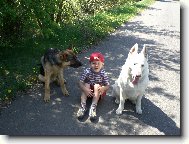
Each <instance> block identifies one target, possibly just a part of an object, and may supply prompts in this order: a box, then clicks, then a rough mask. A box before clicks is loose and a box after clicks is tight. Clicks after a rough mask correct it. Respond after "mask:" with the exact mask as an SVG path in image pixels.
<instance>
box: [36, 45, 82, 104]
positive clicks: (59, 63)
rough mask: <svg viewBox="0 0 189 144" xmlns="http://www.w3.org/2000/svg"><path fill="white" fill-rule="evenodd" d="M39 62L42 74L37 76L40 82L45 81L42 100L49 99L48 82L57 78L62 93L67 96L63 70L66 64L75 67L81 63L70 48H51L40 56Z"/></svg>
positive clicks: (46, 100)
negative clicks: (60, 49)
mask: <svg viewBox="0 0 189 144" xmlns="http://www.w3.org/2000/svg"><path fill="white" fill-rule="evenodd" d="M41 64H42V69H44V75H43V73H41V74H39V76H38V78H39V80H41V81H42V82H45V96H44V101H45V102H48V101H50V83H51V82H53V81H55V80H58V83H59V84H60V87H61V90H62V93H63V94H64V95H65V96H68V95H69V93H68V91H67V89H66V86H65V82H64V73H63V71H64V69H65V68H66V67H68V66H70V67H74V68H77V67H79V66H81V65H82V64H81V62H80V61H79V60H78V59H77V57H76V55H75V54H74V52H73V51H72V50H70V49H66V50H65V51H59V50H56V51H55V49H52V48H51V49H49V50H47V52H46V53H45V55H44V56H42V57H41Z"/></svg>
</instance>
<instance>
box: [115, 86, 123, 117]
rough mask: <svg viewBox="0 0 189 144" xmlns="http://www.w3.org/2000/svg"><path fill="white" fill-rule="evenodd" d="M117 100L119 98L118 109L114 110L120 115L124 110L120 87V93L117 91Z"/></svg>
mask: <svg viewBox="0 0 189 144" xmlns="http://www.w3.org/2000/svg"><path fill="white" fill-rule="evenodd" d="M119 98H120V102H119V107H118V109H117V110H116V114H118V115H120V114H122V111H123V109H124V104H125V97H124V95H123V89H122V88H121V87H120V91H119Z"/></svg>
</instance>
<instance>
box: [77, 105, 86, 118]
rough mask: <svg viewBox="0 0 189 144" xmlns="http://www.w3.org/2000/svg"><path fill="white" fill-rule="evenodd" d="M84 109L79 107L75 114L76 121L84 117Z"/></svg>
mask: <svg viewBox="0 0 189 144" xmlns="http://www.w3.org/2000/svg"><path fill="white" fill-rule="evenodd" d="M85 112H86V108H83V107H81V108H80V109H79V110H78V112H77V117H78V119H82V118H83V117H84V115H85Z"/></svg>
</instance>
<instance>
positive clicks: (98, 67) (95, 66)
mask: <svg viewBox="0 0 189 144" xmlns="http://www.w3.org/2000/svg"><path fill="white" fill-rule="evenodd" d="M90 65H91V68H92V70H93V71H94V72H99V71H100V70H101V69H102V67H103V66H104V63H102V62H101V61H92V62H91V63H90Z"/></svg>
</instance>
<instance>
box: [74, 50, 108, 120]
mask: <svg viewBox="0 0 189 144" xmlns="http://www.w3.org/2000/svg"><path fill="white" fill-rule="evenodd" d="M89 63H90V67H89V68H87V69H85V70H84V72H83V74H82V75H81V77H80V81H79V87H80V89H81V92H82V94H81V108H80V109H79V111H78V112H77V116H78V118H80V119H81V118H83V117H84V115H85V112H86V101H87V98H90V97H91V98H92V104H91V107H90V110H89V117H90V119H91V120H94V119H96V107H97V103H98V100H99V98H100V97H103V96H105V95H106V91H107V90H108V89H109V85H110V84H109V78H108V76H107V75H106V72H105V70H104V69H103V67H104V56H103V55H102V54H101V53H99V52H95V53H92V54H91V55H90V58H89Z"/></svg>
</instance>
